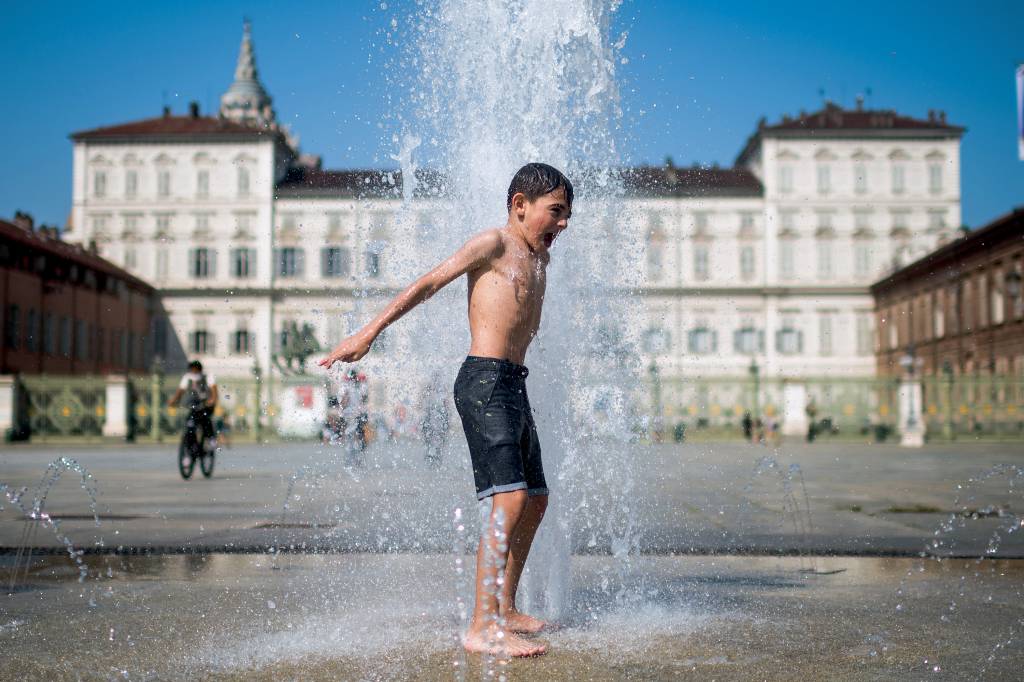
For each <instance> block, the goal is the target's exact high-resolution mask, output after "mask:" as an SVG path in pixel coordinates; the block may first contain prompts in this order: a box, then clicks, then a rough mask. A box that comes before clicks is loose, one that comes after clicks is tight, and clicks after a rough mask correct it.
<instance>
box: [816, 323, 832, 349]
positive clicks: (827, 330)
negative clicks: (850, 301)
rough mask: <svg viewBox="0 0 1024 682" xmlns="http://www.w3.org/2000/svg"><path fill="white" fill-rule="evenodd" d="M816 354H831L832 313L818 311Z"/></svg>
mask: <svg viewBox="0 0 1024 682" xmlns="http://www.w3.org/2000/svg"><path fill="white" fill-rule="evenodd" d="M818 354H819V355H823V356H829V355H832V315H831V313H818Z"/></svg>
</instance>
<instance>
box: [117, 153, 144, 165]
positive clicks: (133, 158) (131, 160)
mask: <svg viewBox="0 0 1024 682" xmlns="http://www.w3.org/2000/svg"><path fill="white" fill-rule="evenodd" d="M121 165H122V166H141V165H142V159H140V158H139V157H138V156H137V155H135V154H132V153H131V152H129V153H128V154H125V155H124V156H123V157H122V158H121Z"/></svg>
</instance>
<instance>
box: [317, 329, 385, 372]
mask: <svg viewBox="0 0 1024 682" xmlns="http://www.w3.org/2000/svg"><path fill="white" fill-rule="evenodd" d="M371 343H373V339H370V338H367V337H366V336H365V335H363V334H353V335H352V336H350V337H348V338H347V339H345V340H344V341H342V342H341V343H339V344H338V345H337V347H336V348H335V349H334V350H332V351H331V353H330V355H328V356H327V357H326V358H324V359H323V360H321V361H320V363H319V364H320V366H321V367H325V368H327V369H330V368H331V366H332V365H333V364H334V363H336V362H355V361H357V360H359V359H360V358H362V357H363V356H364V355H366V354H367V353H369V352H370V344H371Z"/></svg>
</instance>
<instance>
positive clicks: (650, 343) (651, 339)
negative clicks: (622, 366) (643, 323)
mask: <svg viewBox="0 0 1024 682" xmlns="http://www.w3.org/2000/svg"><path fill="white" fill-rule="evenodd" d="M640 344H641V346H642V347H643V350H644V352H645V353H647V354H648V355H660V354H662V353H666V352H668V350H669V349H670V348H671V347H672V343H671V337H670V336H669V333H668V332H667V331H665V330H664V329H659V328H657V327H652V328H650V329H648V330H647V331H646V332H644V335H643V337H642V339H641V341H640Z"/></svg>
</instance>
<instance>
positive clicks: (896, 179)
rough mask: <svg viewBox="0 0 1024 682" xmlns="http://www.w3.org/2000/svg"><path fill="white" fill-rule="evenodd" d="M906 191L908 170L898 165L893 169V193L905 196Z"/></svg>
mask: <svg viewBox="0 0 1024 682" xmlns="http://www.w3.org/2000/svg"><path fill="white" fill-rule="evenodd" d="M904 191H906V169H905V168H904V166H903V164H901V163H897V164H894V165H893V167H892V193H893V194H903V192H904Z"/></svg>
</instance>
